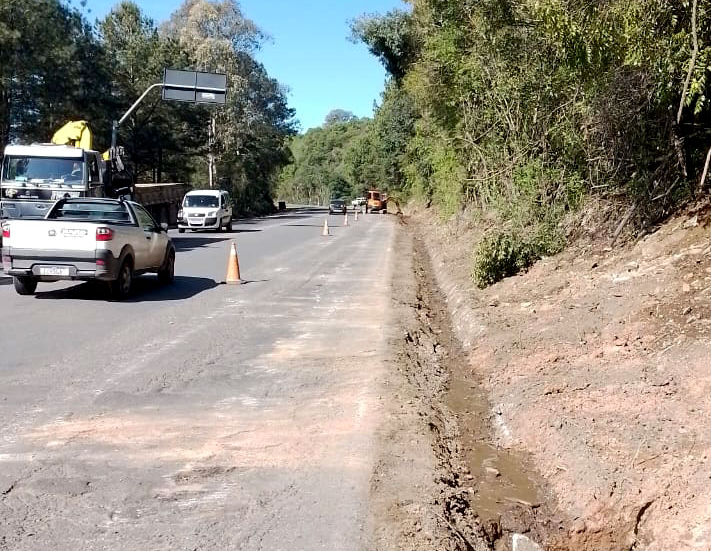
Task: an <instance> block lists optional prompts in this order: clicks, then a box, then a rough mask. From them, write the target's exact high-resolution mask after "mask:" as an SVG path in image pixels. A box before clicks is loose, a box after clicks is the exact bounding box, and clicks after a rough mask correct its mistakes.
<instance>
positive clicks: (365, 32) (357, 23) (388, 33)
mask: <svg viewBox="0 0 711 551" xmlns="http://www.w3.org/2000/svg"><path fill="white" fill-rule="evenodd" d="M351 33H352V35H351V40H352V41H354V42H363V43H364V44H365V45H366V46H368V49H369V50H370V53H372V54H373V55H374V56H375V57H377V58H378V59H379V60H380V61H381V62H382V64H383V66H384V67H385V69H386V70H387V71H388V73H390V74H391V75H392V76H393V77H394V78H395V79H396V80H401V79H402V78H404V77H405V75H406V73H407V70H408V68H409V67H410V65H411V64H412V63H413V61H414V60H415V56H416V53H417V46H416V40H415V34H414V32H413V26H412V16H411V15H410V14H409V13H407V12H405V11H402V10H392V11H390V12H388V13H387V14H386V15H384V16H379V15H372V14H369V15H362V16H360V17H358V18H357V19H355V20H354V21H352V22H351Z"/></svg>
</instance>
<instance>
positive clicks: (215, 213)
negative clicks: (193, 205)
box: [207, 210, 217, 218]
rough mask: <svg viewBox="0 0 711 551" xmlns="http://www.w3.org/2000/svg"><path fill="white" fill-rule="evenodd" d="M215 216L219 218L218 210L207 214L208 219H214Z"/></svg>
mask: <svg viewBox="0 0 711 551" xmlns="http://www.w3.org/2000/svg"><path fill="white" fill-rule="evenodd" d="M213 216H217V211H216V210H213V211H211V212H208V213H207V217H208V218H212V217H213Z"/></svg>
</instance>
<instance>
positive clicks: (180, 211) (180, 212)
mask: <svg viewBox="0 0 711 551" xmlns="http://www.w3.org/2000/svg"><path fill="white" fill-rule="evenodd" d="M182 217H183V209H180V210H179V211H178V218H182Z"/></svg>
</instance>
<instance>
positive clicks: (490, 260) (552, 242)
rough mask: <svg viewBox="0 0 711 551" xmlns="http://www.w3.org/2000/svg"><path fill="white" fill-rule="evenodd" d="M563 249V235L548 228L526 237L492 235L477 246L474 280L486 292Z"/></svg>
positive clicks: (544, 226)
mask: <svg viewBox="0 0 711 551" xmlns="http://www.w3.org/2000/svg"><path fill="white" fill-rule="evenodd" d="M564 246H565V239H564V238H563V236H562V235H561V234H560V232H559V231H558V230H557V229H556V228H553V227H550V226H547V225H541V226H539V227H538V229H537V231H536V232H535V233H534V234H532V235H529V236H526V237H522V236H521V235H519V234H516V233H514V232H503V231H494V232H490V233H488V234H487V235H485V236H484V238H483V239H482V240H481V242H480V243H479V246H478V247H477V250H476V253H475V255H474V268H473V272H472V278H473V279H474V282H475V283H476V284H477V286H478V287H479V288H480V289H483V288H484V287H487V286H489V285H493V284H494V283H497V282H498V281H501V280H502V279H504V278H505V277H511V276H513V275H516V274H518V273H519V272H522V271H524V270H527V269H528V268H530V267H531V266H532V265H533V264H534V263H535V262H536V261H538V260H540V259H541V258H542V257H544V256H549V255H552V254H557V253H559V252H560V251H562V250H563V247H564Z"/></svg>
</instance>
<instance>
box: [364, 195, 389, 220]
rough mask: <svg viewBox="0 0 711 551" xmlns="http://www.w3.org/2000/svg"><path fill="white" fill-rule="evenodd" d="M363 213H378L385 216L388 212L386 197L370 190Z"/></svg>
mask: <svg viewBox="0 0 711 551" xmlns="http://www.w3.org/2000/svg"><path fill="white" fill-rule="evenodd" d="M365 212H380V213H383V214H386V213H387V212H388V201H387V195H385V194H382V193H380V192H379V191H377V190H370V191H369V192H368V199H367V203H366V205H365Z"/></svg>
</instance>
